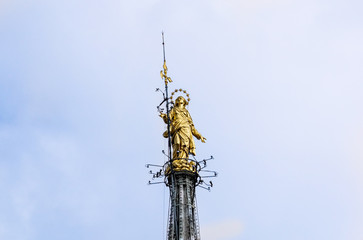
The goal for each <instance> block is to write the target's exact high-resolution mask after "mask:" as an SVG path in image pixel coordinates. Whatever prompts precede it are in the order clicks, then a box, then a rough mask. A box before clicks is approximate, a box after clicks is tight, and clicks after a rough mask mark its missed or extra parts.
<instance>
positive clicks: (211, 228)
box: [201, 219, 243, 240]
mask: <svg viewBox="0 0 363 240" xmlns="http://www.w3.org/2000/svg"><path fill="white" fill-rule="evenodd" d="M201 229H202V233H201V234H202V236H203V238H205V239H208V240H227V239H231V238H234V237H238V236H240V235H241V233H242V230H243V224H242V222H241V221H240V220H233V219H232V220H224V221H222V222H217V223H212V224H208V225H206V226H202V228H201Z"/></svg>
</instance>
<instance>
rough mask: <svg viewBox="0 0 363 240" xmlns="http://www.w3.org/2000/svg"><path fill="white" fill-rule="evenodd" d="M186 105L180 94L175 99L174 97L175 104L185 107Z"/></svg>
mask: <svg viewBox="0 0 363 240" xmlns="http://www.w3.org/2000/svg"><path fill="white" fill-rule="evenodd" d="M186 105H188V102H187V101H186V100H185V99H184V98H183V97H182V96H179V97H177V99H175V106H177V107H185V106H186Z"/></svg>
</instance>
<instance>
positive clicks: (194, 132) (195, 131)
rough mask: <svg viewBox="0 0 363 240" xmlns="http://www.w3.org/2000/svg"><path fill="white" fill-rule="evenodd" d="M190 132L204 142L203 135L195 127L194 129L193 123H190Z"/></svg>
mask: <svg viewBox="0 0 363 240" xmlns="http://www.w3.org/2000/svg"><path fill="white" fill-rule="evenodd" d="M192 134H193V135H194V137H196V138H197V139H198V140H200V141H202V142H204V143H205V140H207V139H206V138H205V137H203V136H202V134H200V133H199V132H198V131H197V129H195V127H194V124H193V125H192Z"/></svg>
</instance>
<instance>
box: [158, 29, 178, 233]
mask: <svg viewBox="0 0 363 240" xmlns="http://www.w3.org/2000/svg"><path fill="white" fill-rule="evenodd" d="M161 35H162V39H163V56H164V66H163V68H164V78H165V99H166V116H167V120H168V121H167V122H168V123H167V128H168V153H169V162H170V169H171V189H170V190H171V191H170V198H171V201H172V202H174V204H175V205H176V191H175V182H176V180H175V175H174V168H173V158H172V155H171V132H170V116H169V110H170V109H169V96H168V94H169V92H168V81H171V80H170V78H169V77H168V76H167V71H168V68H167V66H166V58H165V41H164V32H162V33H161ZM175 205H174V206H175ZM174 226H175V235H176V240H179V224H178V219H177V215H176V212H174Z"/></svg>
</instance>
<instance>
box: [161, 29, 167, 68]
mask: <svg viewBox="0 0 363 240" xmlns="http://www.w3.org/2000/svg"><path fill="white" fill-rule="evenodd" d="M161 35H162V38H163V54H164V62H165V61H166V59H165V42H164V32H161Z"/></svg>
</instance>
